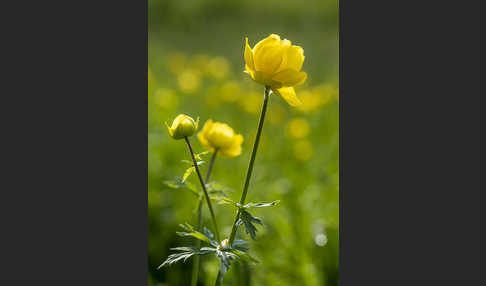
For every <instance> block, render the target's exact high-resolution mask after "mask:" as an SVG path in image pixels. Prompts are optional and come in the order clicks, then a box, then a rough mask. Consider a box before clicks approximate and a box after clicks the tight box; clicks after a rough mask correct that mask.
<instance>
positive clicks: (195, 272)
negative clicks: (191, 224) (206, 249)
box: [191, 197, 203, 286]
mask: <svg viewBox="0 0 486 286" xmlns="http://www.w3.org/2000/svg"><path fill="white" fill-rule="evenodd" d="M202 203H203V198H202V197H201V198H199V202H198V205H197V231H199V232H201V227H202ZM199 248H201V241H200V240H199V239H196V249H198V250H199ZM198 274H199V254H196V255H194V263H193V264H192V277H191V286H196V284H197V276H198Z"/></svg>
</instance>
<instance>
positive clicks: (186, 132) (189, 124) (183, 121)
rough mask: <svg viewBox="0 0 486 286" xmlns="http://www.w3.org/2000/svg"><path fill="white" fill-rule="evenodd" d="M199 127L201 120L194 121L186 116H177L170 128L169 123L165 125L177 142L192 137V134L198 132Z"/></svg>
mask: <svg viewBox="0 0 486 286" xmlns="http://www.w3.org/2000/svg"><path fill="white" fill-rule="evenodd" d="M198 125H199V118H198V119H197V121H194V119H193V118H192V117H190V116H187V115H185V114H179V115H177V117H176V118H175V119H174V121H173V122H172V125H171V126H169V125H168V124H167V122H166V123H165V126H167V130H169V135H170V136H171V137H172V138H174V139H177V140H178V139H182V138H184V137H190V136H192V134H194V132H196V130H197V127H198Z"/></svg>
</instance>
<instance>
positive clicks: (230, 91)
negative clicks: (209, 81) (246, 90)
mask: <svg viewBox="0 0 486 286" xmlns="http://www.w3.org/2000/svg"><path fill="white" fill-rule="evenodd" d="M240 90H241V89H240V85H239V84H238V82H236V81H234V80H232V81H228V82H225V83H224V84H223V85H222V86H221V89H220V97H221V99H222V100H223V101H226V102H235V101H236V100H238V98H239V96H240Z"/></svg>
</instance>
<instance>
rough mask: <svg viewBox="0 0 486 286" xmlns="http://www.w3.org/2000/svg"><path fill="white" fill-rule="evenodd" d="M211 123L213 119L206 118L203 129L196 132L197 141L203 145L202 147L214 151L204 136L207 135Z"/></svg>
mask: <svg viewBox="0 0 486 286" xmlns="http://www.w3.org/2000/svg"><path fill="white" fill-rule="evenodd" d="M212 125H213V121H212V120H211V119H208V120H207V121H206V122H205V123H204V127H203V129H202V130H201V131H200V132H199V133H198V134H197V139H199V142H200V143H201V145H203V147H204V148H206V149H209V150H211V151H212V152H214V148H213V147H211V145H210V144H209V142H208V140H207V139H206V136H207V134H208V132H209V130H211V127H212Z"/></svg>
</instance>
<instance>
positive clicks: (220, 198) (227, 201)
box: [209, 195, 237, 207]
mask: <svg viewBox="0 0 486 286" xmlns="http://www.w3.org/2000/svg"><path fill="white" fill-rule="evenodd" d="M209 198H210V199H212V200H214V201H216V203H218V204H220V205H224V204H226V205H232V206H235V207H237V203H236V202H234V201H233V200H232V199H230V198H228V197H224V196H219V195H212V196H209Z"/></svg>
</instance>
